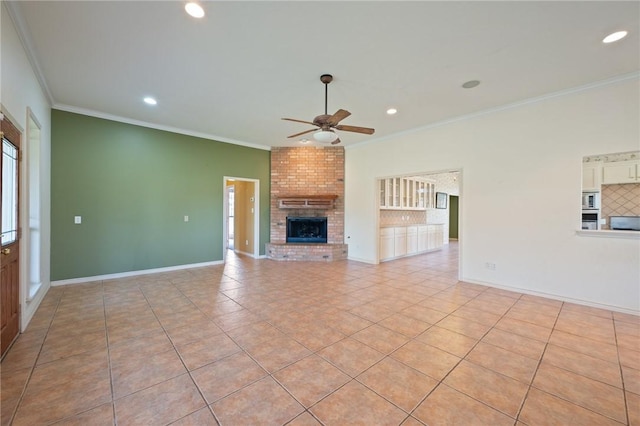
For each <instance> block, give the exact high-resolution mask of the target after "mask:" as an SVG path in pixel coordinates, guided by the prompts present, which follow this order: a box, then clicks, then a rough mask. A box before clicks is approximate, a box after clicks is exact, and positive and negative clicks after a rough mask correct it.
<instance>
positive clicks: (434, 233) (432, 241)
mask: <svg viewBox="0 0 640 426" xmlns="http://www.w3.org/2000/svg"><path fill="white" fill-rule="evenodd" d="M443 237H444V230H443V226H442V225H427V250H435V249H438V248H440V247H442V245H443V243H444V240H443Z"/></svg>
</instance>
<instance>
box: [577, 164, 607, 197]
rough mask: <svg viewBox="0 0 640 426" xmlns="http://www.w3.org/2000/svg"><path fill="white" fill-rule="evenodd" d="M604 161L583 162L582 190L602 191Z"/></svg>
mask: <svg viewBox="0 0 640 426" xmlns="http://www.w3.org/2000/svg"><path fill="white" fill-rule="evenodd" d="M601 177H602V163H600V162H594V163H582V190H583V191H600V185H601V183H602V179H601Z"/></svg>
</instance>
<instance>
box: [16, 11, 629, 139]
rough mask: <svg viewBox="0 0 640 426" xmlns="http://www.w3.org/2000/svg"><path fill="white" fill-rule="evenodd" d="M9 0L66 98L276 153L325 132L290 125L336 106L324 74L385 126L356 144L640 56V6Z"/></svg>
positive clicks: (596, 77) (36, 55)
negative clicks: (620, 33) (190, 5)
mask: <svg viewBox="0 0 640 426" xmlns="http://www.w3.org/2000/svg"><path fill="white" fill-rule="evenodd" d="M9 3H11V7H10V9H11V11H12V14H13V16H14V17H15V18H16V19H15V20H16V21H17V23H18V25H19V26H21V27H22V28H21V31H22V32H23V33H24V34H23V36H24V38H25V40H26V43H27V44H28V45H30V46H29V49H30V50H31V53H32V55H33V59H35V62H36V63H37V65H38V67H39V69H40V71H41V74H42V78H43V80H44V82H45V84H46V86H47V87H48V91H49V93H50V96H51V97H52V102H53V104H54V106H55V107H57V108H60V109H66V110H71V111H79V112H83V113H88V114H91V115H98V116H116V117H122V118H125V119H126V120H130V121H140V122H144V123H150V125H152V126H158V127H161V128H172V129H176V130H178V131H183V132H185V133H188V134H195V135H200V136H205V137H210V138H213V139H218V140H222V141H230V142H239V143H243V144H250V145H251V144H253V145H258V146H261V147H267V146H296V145H298V142H297V141H298V139H299V138H296V139H287V136H288V135H290V134H293V133H298V132H301V131H303V130H306V129H310V128H311V127H310V126H307V125H305V124H301V123H293V122H286V121H282V120H281V119H280V118H281V117H291V118H297V119H302V120H307V121H312V120H313V117H315V116H316V115H318V114H321V113H323V112H324V86H323V85H322V83H321V82H320V80H319V77H320V75H321V74H323V73H330V74H333V75H334V81H333V83H331V84H330V85H329V102H328V103H329V105H328V110H329V114H331V113H333V112H335V111H336V110H337V109H338V108H343V109H347V110H349V111H350V112H351V113H352V115H351V116H350V117H348V118H346V119H345V120H343V121H342V123H341V124H347V125H355V126H364V127H374V128H375V129H376V133H375V134H374V135H372V136H367V135H360V134H355V133H347V132H340V137H341V139H342V142H343V144H344V145H345V146H348V145H353V144H357V143H362V142H364V141H369V140H375V139H379V138H384V137H388V136H390V135H393V134H396V133H399V132H404V131H407V130H410V129H414V128H418V127H423V126H426V125H429V124H433V123H438V122H442V121H446V120H449V119H452V118H456V117H460V116H464V115H468V114H473V113H476V112H480V111H484V110H488V109H492V108H496V107H500V106H502V105H508V104H511V103H516V102H520V101H523V100H526V99H530V98H534V97H539V96H543V95H546V94H550V93H554V92H558V91H562V90H565V89H569V88H575V87H579V86H582V85H586V84H590V83H593V82H598V81H601V80H606V79H611V78H617V77H620V76H625V75H628V74H631V73H637V72H638V70H639V65H640V47H639V38H638V33H639V16H640V8H639V6H640V3H639V2H637V1H631V2H614V1H602V2H591V1H588V2H573V1H559V2H542V1H540V2H538V1H535V2H523V1H509V2H507V1H505V2H482V1H471V2H457V1H445V2H433V1H427V2H415V1H414V2H398V1H386V2H382V1H378V2H361V1H356V2H327V1H315V2H306V1H295V2H282V1H273V2H272V1H256V2H249V1H229V2H218V1H215V2H205V3H203V5H204V8H205V11H206V16H205V18H203V19H201V20H196V19H194V18H191V17H189V16H188V15H186V14H185V13H184V9H183V6H184V2H180V1H42V2H36V1H19V2H9ZM619 29H625V30H627V31H629V32H630V34H629V36H628V37H627V38H625V39H623V40H622V41H620V42H618V43H614V44H610V45H605V44H603V43H602V42H601V40H602V38H603V37H604V36H605V35H607V34H609V33H610V32H613V31H615V30H619ZM474 79H477V80H480V81H481V82H482V83H481V84H480V86H478V87H477V88H475V89H462V88H461V84H462V83H464V82H465V81H468V80H474ZM147 95H151V96H154V97H156V98H157V100H158V105H157V106H155V107H149V106H147V105H145V104H144V103H143V102H142V98H143V97H144V96H147ZM391 106H393V107H396V108H397V109H398V114H396V115H395V116H388V115H387V114H386V113H385V111H386V110H387V108H389V107H391Z"/></svg>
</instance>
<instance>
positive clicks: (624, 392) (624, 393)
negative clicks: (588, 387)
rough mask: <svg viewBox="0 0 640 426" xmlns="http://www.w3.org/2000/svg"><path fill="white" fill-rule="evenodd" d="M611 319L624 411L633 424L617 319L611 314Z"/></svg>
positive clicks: (628, 421) (629, 421) (629, 422)
mask: <svg viewBox="0 0 640 426" xmlns="http://www.w3.org/2000/svg"><path fill="white" fill-rule="evenodd" d="M611 320H612V321H613V337H614V338H615V340H616V355H617V357H618V367H619V369H620V380H621V382H622V398H623V400H624V411H625V415H626V419H627V424H628V425H630V424H631V420H630V419H629V401H627V389H626V386H625V380H624V370H623V368H622V360H621V359H620V345H619V343H618V328H617V327H616V320H615V318H614V317H613V315H612V316H611Z"/></svg>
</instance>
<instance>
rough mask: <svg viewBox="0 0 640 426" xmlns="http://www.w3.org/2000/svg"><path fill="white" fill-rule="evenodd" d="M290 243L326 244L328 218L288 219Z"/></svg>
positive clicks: (288, 239)
mask: <svg viewBox="0 0 640 426" xmlns="http://www.w3.org/2000/svg"><path fill="white" fill-rule="evenodd" d="M287 242H288V243H326V242H327V218H326V217H287Z"/></svg>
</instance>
